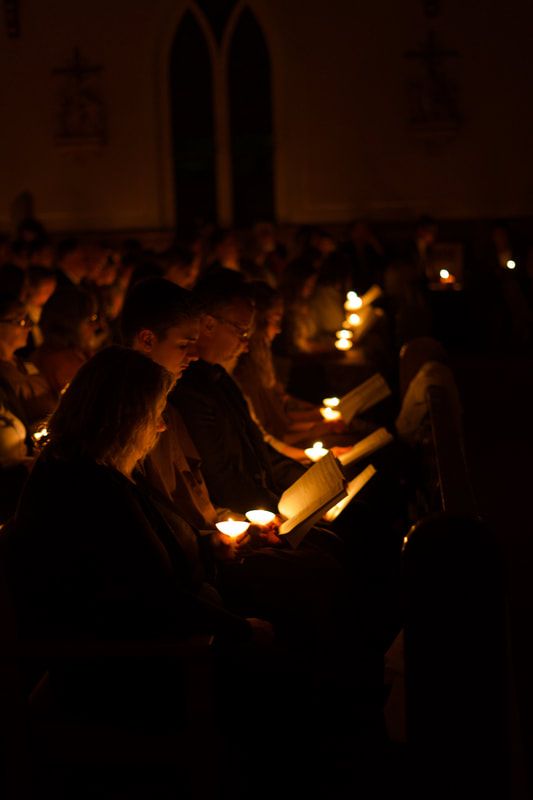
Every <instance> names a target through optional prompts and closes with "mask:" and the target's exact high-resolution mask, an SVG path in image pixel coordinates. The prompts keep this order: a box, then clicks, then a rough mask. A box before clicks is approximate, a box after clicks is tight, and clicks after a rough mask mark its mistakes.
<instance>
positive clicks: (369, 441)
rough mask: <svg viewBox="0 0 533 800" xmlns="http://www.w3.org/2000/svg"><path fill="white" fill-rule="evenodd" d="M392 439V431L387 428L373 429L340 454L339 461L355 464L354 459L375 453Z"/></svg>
mask: <svg viewBox="0 0 533 800" xmlns="http://www.w3.org/2000/svg"><path fill="white" fill-rule="evenodd" d="M392 441H394V436H393V435H392V433H389V432H388V430H387V429H386V428H378V429H377V431H373V432H372V433H370V434H369V435H368V436H365V438H364V439H361V441H360V442H357V444H354V446H353V447H352V449H351V450H348V451H347V452H346V453H342V455H340V456H339V461H340V462H341V464H342V465H343V466H344V467H346V466H347V465H348V464H353V462H354V461H358V460H359V459H360V458H364V457H365V456H369V455H370V453H375V452H376V450H379V449H380V448H381V447H385V445H386V444H389V443H390V442H392Z"/></svg>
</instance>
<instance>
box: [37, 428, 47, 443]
mask: <svg viewBox="0 0 533 800" xmlns="http://www.w3.org/2000/svg"><path fill="white" fill-rule="evenodd" d="M44 436H48V428H41V429H40V430H38V431H35V433H34V434H33V438H34V439H35V441H36V442H40V441H41V439H42V438H43V437H44Z"/></svg>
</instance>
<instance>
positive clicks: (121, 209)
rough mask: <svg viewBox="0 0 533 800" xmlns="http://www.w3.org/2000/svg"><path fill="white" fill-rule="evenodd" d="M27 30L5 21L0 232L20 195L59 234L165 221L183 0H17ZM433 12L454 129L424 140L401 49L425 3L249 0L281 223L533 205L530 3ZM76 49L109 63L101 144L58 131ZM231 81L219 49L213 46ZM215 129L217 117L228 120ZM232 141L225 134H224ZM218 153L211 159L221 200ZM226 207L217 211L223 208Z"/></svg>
mask: <svg viewBox="0 0 533 800" xmlns="http://www.w3.org/2000/svg"><path fill="white" fill-rule="evenodd" d="M20 5H21V28H22V30H21V37H20V38H18V39H8V38H7V37H6V34H5V29H4V28H3V27H2V28H0V38H1V40H2V41H1V47H0V100H1V108H2V126H1V130H2V133H1V136H0V175H1V181H0V227H1V228H2V229H6V228H7V227H8V226H9V224H10V217H11V206H12V203H13V200H14V198H16V196H17V195H18V194H19V193H20V192H22V191H30V192H32V194H33V195H34V197H35V202H36V212H37V214H38V216H39V217H40V218H41V219H42V220H43V221H44V222H45V224H46V225H47V226H48V227H49V228H50V229H52V230H68V229H76V230H83V229H86V230H91V229H93V230H94V229H104V230H105V229H109V230H113V229H115V230H116V229H120V230H127V229H132V230H133V229H138V228H149V229H154V228H155V229H158V228H167V227H170V226H171V225H172V222H173V186H172V178H171V153H170V137H169V117H168V86H167V83H166V80H167V78H166V70H167V60H168V54H169V50H170V46H171V42H172V36H173V31H174V30H175V27H176V25H177V23H178V21H179V18H180V16H181V14H182V12H183V9H184V8H185V7H186V5H187V3H186V2H182V1H181V0H91V1H90V2H89V0H77V1H76V2H75V3H73V2H71V0H69V1H68V2H67V0H48V2H44V0H26V2H24V3H21V4H20ZM440 5H441V9H442V11H441V15H440V16H439V17H438V18H437V19H436V20H435V21H434V22H433V25H432V27H434V29H435V30H436V31H437V33H438V36H439V38H440V41H441V42H442V43H443V44H444V45H446V46H447V47H453V48H457V49H458V50H459V51H460V53H461V57H460V59H459V61H458V62H457V67H456V68H454V69H456V71H457V75H458V77H459V85H460V88H461V101H462V107H463V111H464V124H463V126H462V128H461V129H460V131H459V133H458V135H457V137H456V138H455V140H453V141H451V142H449V143H448V144H446V145H444V146H441V147H437V148H435V147H433V148H428V147H427V145H426V144H424V143H423V142H421V141H420V140H418V139H417V137H416V136H414V135H413V133H412V131H411V130H410V128H409V125H408V118H407V117H408V114H407V101H406V87H405V82H406V77H407V75H408V72H409V70H410V69H411V68H412V67H410V66H409V64H408V63H407V62H406V61H405V59H404V57H403V54H404V52H405V51H406V50H409V49H413V48H415V47H416V46H417V45H418V44H420V43H421V42H422V41H423V40H424V38H425V35H426V32H427V30H428V27H429V24H428V20H427V19H426V18H425V16H424V14H423V4H422V2H421V0H404V2H401V3H400V2H397V0H373V2H372V3H370V2H366V3H363V2H357V0H329V2H320V3H319V2H316V0H313V1H312V2H311V1H310V0H252V2H250V6H251V7H252V8H253V9H254V10H255V12H256V15H257V18H258V20H259V21H260V24H261V25H262V27H263V29H264V31H265V35H266V38H267V41H268V44H269V47H270V51H271V55H272V66H273V95H274V98H273V99H274V119H275V138H276V145H277V150H276V165H275V166H276V206H277V212H278V217H279V218H280V220H282V221H287V222H302V221H322V222H334V221H343V220H347V219H349V218H350V217H353V216H355V215H361V214H362V215H365V216H370V217H371V218H374V219H401V218H409V217H411V216H413V215H415V214H418V213H420V212H423V211H427V212H430V213H433V214H435V215H436V216H439V217H443V218H470V217H474V218H475V217H486V216H496V215H498V216H513V215H529V214H533V188H532V187H533V181H532V172H533V170H532V157H531V152H530V150H531V141H532V140H533V137H532V134H533V110H532V104H531V88H532V86H533V80H532V78H533V60H532V59H531V58H530V57H529V53H530V52H531V46H532V43H533V42H532V38H533V37H532V25H531V18H532V14H531V11H530V10H529V8H530V3H529V2H527V1H526V0H506V2H503V0H498V1H497V2H496V0H495V2H491V3H487V2H484V0H466V2H465V1H464V0H446V2H444V0H443V2H441V4H440ZM75 46H79V48H80V50H81V53H82V55H83V56H85V57H86V58H88V59H89V60H90V61H91V62H92V63H96V64H100V65H102V66H103V67H104V72H103V73H102V75H101V77H100V79H99V81H100V84H99V85H100V86H101V88H102V94H103V97H104V99H105V102H106V106H107V113H108V129H109V139H108V143H107V144H106V145H105V146H104V147H102V148H101V149H98V150H96V151H94V152H93V151H86V152H84V151H73V152H65V151H64V150H62V149H61V148H59V147H58V146H57V145H56V144H55V142H54V109H55V108H56V102H57V101H56V94H57V89H58V85H59V81H58V79H57V78H56V77H54V76H53V74H52V70H53V69H54V68H56V67H59V66H62V65H64V64H65V62H66V61H67V60H68V59H69V58H70V56H71V54H72V50H73V48H74V47H75ZM211 48H212V51H213V54H214V56H215V57H217V58H218V61H217V76H218V81H219V84H218V85H219V91H220V92H222V94H223V92H224V69H223V67H224V48H223V51H222V54H220V52H219V54H218V56H217V55H216V51H215V48H214V45H213V43H212V42H211ZM220 124H221V125H222V127H223V126H224V125H225V124H227V120H226V122H225V121H224V114H223V111H222V117H221V119H220ZM219 145H220V146H221V147H222V149H224V146H225V143H224V140H223V138H222V141H220V142H219ZM224 168H225V169H226V172H227V163H226V165H225V167H224V163H223V159H222V161H221V162H220V163H219V169H220V170H221V172H220V174H221V176H222V177H221V187H222V191H221V201H220V202H221V207H222V208H225V209H226V213H229V209H228V202H227V197H228V192H227V191H225V184H224V181H225V179H224V178H223V176H224V175H225V174H226V173H225V172H224ZM224 204H225V205H224Z"/></svg>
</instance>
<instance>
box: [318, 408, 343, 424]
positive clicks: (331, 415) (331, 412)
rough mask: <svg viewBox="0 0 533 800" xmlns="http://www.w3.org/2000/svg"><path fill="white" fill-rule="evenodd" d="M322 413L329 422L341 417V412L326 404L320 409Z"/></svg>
mask: <svg viewBox="0 0 533 800" xmlns="http://www.w3.org/2000/svg"><path fill="white" fill-rule="evenodd" d="M320 413H321V414H322V416H323V417H324V419H327V421H328V422H332V421H333V420H335V419H340V418H341V412H340V411H337V410H336V409H335V408H328V407H326V408H324V406H323V407H322V408H321V409H320Z"/></svg>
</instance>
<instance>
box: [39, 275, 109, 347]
mask: <svg viewBox="0 0 533 800" xmlns="http://www.w3.org/2000/svg"><path fill="white" fill-rule="evenodd" d="M97 310H98V303H97V300H96V297H95V296H94V295H93V293H92V292H91V291H90V290H89V289H86V288H84V287H81V286H68V287H64V288H61V289H57V290H56V291H55V292H54V293H53V294H52V295H51V296H50V297H49V299H48V300H47V301H46V303H45V304H44V306H43V310H42V313H41V319H40V320H39V324H40V326H41V330H42V332H43V336H44V339H45V341H46V342H47V343H52V344H55V345H59V346H61V347H77V346H78V344H79V341H78V339H79V334H78V330H79V326H80V323H82V322H83V320H85V319H87V318H88V317H90V316H91V314H95V313H96V312H97Z"/></svg>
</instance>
